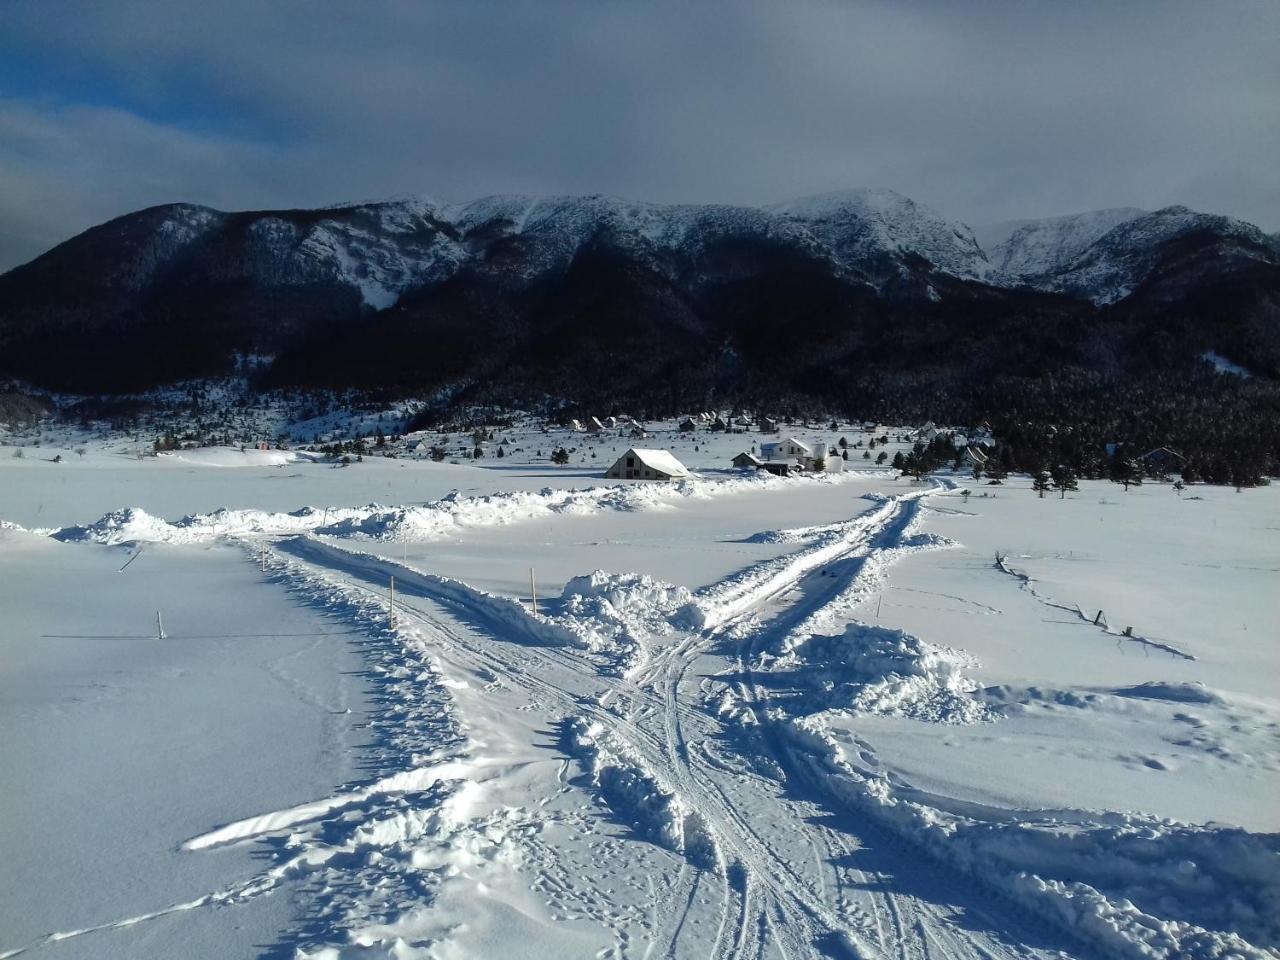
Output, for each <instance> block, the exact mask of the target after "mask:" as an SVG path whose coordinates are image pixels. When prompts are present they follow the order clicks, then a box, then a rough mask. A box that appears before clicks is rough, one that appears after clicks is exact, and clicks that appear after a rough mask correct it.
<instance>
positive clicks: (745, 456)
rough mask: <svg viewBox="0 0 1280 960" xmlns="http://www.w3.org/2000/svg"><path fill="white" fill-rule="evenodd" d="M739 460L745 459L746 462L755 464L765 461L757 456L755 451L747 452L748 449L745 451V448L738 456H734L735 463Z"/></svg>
mask: <svg viewBox="0 0 1280 960" xmlns="http://www.w3.org/2000/svg"><path fill="white" fill-rule="evenodd" d="M739 460H743V461H745V462H747V463H754V464H760V463H762V462H763V461H762V460H761V459H760V458H759V457H757V456H756V455H755V454H754V453H747V451H745V450H744V451H742V453H740V454H738V455H737V456H736V457H734V458H733V462H734V463H737V462H738V461H739Z"/></svg>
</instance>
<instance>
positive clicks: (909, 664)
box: [774, 623, 994, 723]
mask: <svg viewBox="0 0 1280 960" xmlns="http://www.w3.org/2000/svg"><path fill="white" fill-rule="evenodd" d="M975 666H977V661H976V660H974V658H973V657H971V656H969V655H968V654H966V653H964V652H963V651H960V650H954V649H952V648H950V647H941V646H937V645H936V644H932V643H928V642H927V641H924V640H921V639H920V638H919V637H915V636H912V635H911V634H909V633H905V632H903V631H902V630H890V629H887V628H884V627H876V626H871V625H868V624H863V623H853V624H850V625H849V626H848V627H847V628H846V629H845V631H844V633H843V634H842V635H840V636H815V637H813V638H812V639H810V640H809V641H808V642H807V643H805V644H803V645H801V646H800V647H799V648H797V650H796V651H794V652H793V653H792V654H791V655H790V656H788V657H784V658H783V659H781V660H779V661H777V662H776V663H775V664H774V667H775V669H781V668H785V669H786V670H787V673H788V676H789V677H791V678H792V679H794V680H795V682H796V683H797V684H799V685H800V686H801V687H802V689H803V690H804V701H803V702H802V703H801V704H800V705H799V706H797V705H794V704H792V705H789V707H788V709H789V710H792V711H794V712H801V711H803V712H817V711H819V710H826V709H830V708H833V707H836V708H841V709H845V710H851V711H853V712H855V713H874V714H881V715H885V716H898V717H910V718H912V719H915V720H929V721H932V722H934V723H978V722H980V721H983V720H990V719H992V717H993V716H994V714H993V712H992V711H991V709H990V708H989V707H988V706H987V705H986V704H984V703H983V702H981V701H980V700H977V699H975V698H974V697H973V696H972V694H973V693H974V691H975V690H977V684H976V683H974V681H972V680H971V679H970V678H969V677H968V676H966V675H965V674H964V672H963V670H964V668H967V667H975Z"/></svg>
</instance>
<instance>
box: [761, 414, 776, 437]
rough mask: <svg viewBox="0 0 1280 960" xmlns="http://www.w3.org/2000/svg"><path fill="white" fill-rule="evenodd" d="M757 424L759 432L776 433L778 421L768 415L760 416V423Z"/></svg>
mask: <svg viewBox="0 0 1280 960" xmlns="http://www.w3.org/2000/svg"><path fill="white" fill-rule="evenodd" d="M758 426H759V427H760V432H761V433H777V432H778V421H777V420H771V419H770V418H768V417H761V418H760V423H759V424H758Z"/></svg>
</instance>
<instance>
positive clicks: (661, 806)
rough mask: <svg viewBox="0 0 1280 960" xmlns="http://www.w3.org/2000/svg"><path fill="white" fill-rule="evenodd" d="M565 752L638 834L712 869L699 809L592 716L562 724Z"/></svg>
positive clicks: (711, 845)
mask: <svg viewBox="0 0 1280 960" xmlns="http://www.w3.org/2000/svg"><path fill="white" fill-rule="evenodd" d="M564 741H565V746H566V749H567V750H568V752H569V753H570V754H571V755H572V756H574V757H576V758H577V759H578V761H579V762H580V763H581V764H582V766H583V768H584V770H585V772H586V774H587V776H588V777H589V778H590V781H591V783H592V785H593V786H594V787H595V789H596V790H597V791H598V792H599V794H600V797H601V799H602V800H603V801H604V802H605V803H606V804H607V805H608V806H609V808H610V809H611V810H612V811H613V812H614V814H615V815H616V816H617V817H618V819H619V820H620V821H622V822H623V823H625V824H627V825H628V826H629V827H631V828H633V829H634V830H636V832H638V833H639V834H640V835H642V836H644V837H645V838H647V839H649V840H652V841H653V842H654V843H657V844H659V845H661V846H664V847H666V848H667V849H669V850H674V851H675V852H676V853H681V854H683V855H684V856H685V857H687V858H688V860H689V862H690V863H692V864H693V865H694V866H696V867H699V868H701V869H704V870H711V869H715V868H716V865H717V862H718V860H719V854H718V851H717V849H716V845H715V840H714V839H713V838H712V836H711V833H710V831H709V830H708V829H707V825H706V823H705V822H704V821H703V819H702V817H701V816H700V815H699V813H698V812H697V811H696V810H694V809H692V808H691V807H690V805H689V804H688V803H686V802H685V801H684V800H683V799H682V798H681V797H680V796H679V795H678V794H677V793H676V792H675V791H674V790H673V789H671V788H670V787H668V786H666V785H665V784H663V783H662V782H660V781H659V780H658V778H657V776H656V775H655V774H654V773H653V772H652V771H651V770H649V769H648V768H647V767H646V766H645V764H644V762H643V760H641V759H640V757H639V756H638V755H636V754H635V753H633V752H632V751H631V750H629V749H627V747H626V746H625V745H624V744H623V743H622V742H621V741H619V740H618V739H616V738H613V737H609V736H607V731H606V730H605V727H604V725H603V724H602V723H600V722H599V721H598V720H588V719H586V718H583V717H575V718H572V719H571V720H569V721H567V722H566V724H565V731H564Z"/></svg>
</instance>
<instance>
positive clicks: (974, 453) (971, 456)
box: [960, 446, 991, 469]
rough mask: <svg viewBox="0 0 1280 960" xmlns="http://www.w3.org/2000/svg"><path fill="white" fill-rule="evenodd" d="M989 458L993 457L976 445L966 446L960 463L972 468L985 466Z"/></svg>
mask: <svg viewBox="0 0 1280 960" xmlns="http://www.w3.org/2000/svg"><path fill="white" fill-rule="evenodd" d="M989 459H991V458H990V457H988V456H987V455H986V454H985V453H983V452H982V451H981V450H979V449H978V448H977V447H974V446H968V447H965V448H964V453H962V454H961V455H960V463H961V464H962V465H963V466H966V467H969V468H970V469H973V468H974V467H985V466H986V465H987V461H988V460H989Z"/></svg>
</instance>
